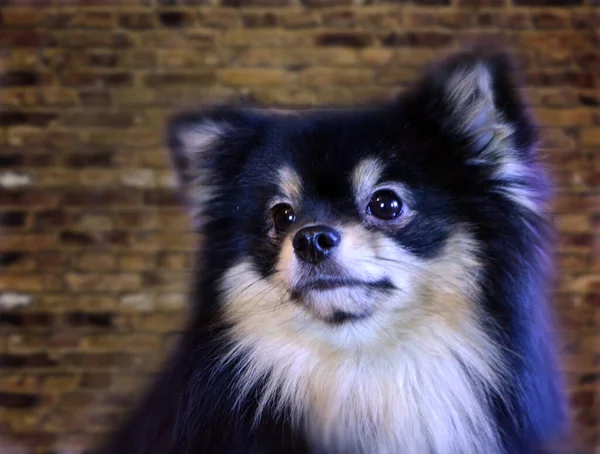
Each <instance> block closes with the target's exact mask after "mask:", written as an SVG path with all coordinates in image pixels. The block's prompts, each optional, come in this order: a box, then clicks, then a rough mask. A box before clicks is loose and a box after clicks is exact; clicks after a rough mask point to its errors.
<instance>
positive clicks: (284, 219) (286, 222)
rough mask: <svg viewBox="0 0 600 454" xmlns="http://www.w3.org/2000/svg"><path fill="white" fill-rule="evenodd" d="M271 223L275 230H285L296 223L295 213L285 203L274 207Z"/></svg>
mask: <svg viewBox="0 0 600 454" xmlns="http://www.w3.org/2000/svg"><path fill="white" fill-rule="evenodd" d="M272 216H273V222H274V223H275V228H276V229H277V230H280V231H284V230H287V229H288V227H289V226H291V225H292V224H293V223H294V222H296V213H294V209H293V208H292V207H291V206H290V205H288V204H287V203H280V204H279V205H275V206H274V207H273V210H272Z"/></svg>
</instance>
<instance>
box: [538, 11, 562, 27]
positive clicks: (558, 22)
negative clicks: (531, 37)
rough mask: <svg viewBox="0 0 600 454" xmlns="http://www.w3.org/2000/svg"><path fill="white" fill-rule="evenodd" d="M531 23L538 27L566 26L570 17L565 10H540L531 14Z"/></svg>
mask: <svg viewBox="0 0 600 454" xmlns="http://www.w3.org/2000/svg"><path fill="white" fill-rule="evenodd" d="M532 19H533V24H534V25H535V27H536V28H539V29H560V28H568V27H569V25H570V17H569V13H568V12H567V11H554V12H549V11H542V12H539V13H534V14H533V15H532Z"/></svg>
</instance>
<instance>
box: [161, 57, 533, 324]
mask: <svg viewBox="0 0 600 454" xmlns="http://www.w3.org/2000/svg"><path fill="white" fill-rule="evenodd" d="M533 142H534V134H533V129H532V126H531V124H530V122H529V120H528V117H527V115H526V113H525V110H524V108H523V105H522V102H521V99H520V96H519V93H518V90H517V89H516V88H515V85H514V81H513V74H512V69H511V65H510V60H509V59H507V58H506V56H505V55H504V54H499V53H493V54H488V53H485V52H481V51H473V52H463V53H461V54H458V55H455V56H453V57H451V58H449V59H446V60H444V61H443V62H442V63H441V64H437V65H435V66H433V67H432V68H430V69H429V70H428V71H426V72H425V74H424V75H423V76H422V78H421V80H420V81H419V82H418V83H417V84H416V85H415V86H414V87H413V88H412V89H410V90H408V91H407V92H406V93H405V94H403V95H402V96H400V97H399V98H398V99H397V100H395V101H393V102H390V103H388V104H385V105H380V106H369V107H367V108H360V109H339V110H335V109H323V110H318V109H317V110H311V111H304V112H281V111H274V110H258V109H257V110H254V109H242V108H217V109H213V110H210V111H202V112H185V113H182V114H180V115H177V116H176V117H175V118H174V119H173V120H172V121H171V123H170V124H169V128H168V146H169V148H170V150H171V152H172V158H173V163H174V167H175V169H176V172H177V176H178V179H179V181H180V183H181V187H182V190H183V192H184V193H185V196H186V199H187V203H188V206H189V209H190V211H191V212H192V214H193V217H194V219H195V221H196V222H197V224H198V225H199V226H200V228H201V229H203V230H204V232H205V234H206V241H208V244H207V245H206V249H207V250H208V251H209V259H210V260H213V262H214V263H213V264H212V265H210V266H213V267H216V268H219V271H218V274H219V273H220V274H219V279H220V284H219V285H220V287H219V291H221V292H222V296H223V298H222V304H223V305H225V306H227V307H229V309H230V313H235V314H237V317H238V318H239V319H242V318H244V317H256V319H257V320H256V323H258V324H260V320H261V318H262V319H263V320H264V323H265V324H268V319H269V317H275V315H274V314H277V317H280V318H281V317H283V318H281V319H280V321H282V320H284V321H285V322H286V323H287V322H290V323H297V324H298V326H299V327H300V326H308V325H307V324H310V325H311V326H314V325H318V326H320V327H321V328H323V329H324V330H340V329H342V327H344V326H346V327H347V326H353V327H355V328H356V329H361V328H360V327H361V326H363V327H364V326H368V327H369V329H368V333H369V335H371V334H372V333H377V332H378V331H377V330H378V328H377V326H380V329H381V333H383V332H384V331H385V330H387V329H392V328H393V329H400V327H402V326H404V327H406V326H408V325H411V324H412V325H414V324H420V323H422V322H423V318H424V317H428V316H434V315H435V316H436V317H441V318H444V319H446V321H447V322H448V323H453V320H456V319H460V314H462V313H464V312H466V311H467V312H468V311H471V310H473V302H474V301H475V300H476V297H477V294H478V292H479V290H480V287H481V285H482V279H481V274H482V266H481V262H482V260H483V258H482V257H483V255H482V254H483V253H482V250H483V249H485V248H484V246H485V242H486V240H487V238H490V237H491V236H490V231H492V230H493V229H501V228H502V226H501V225H490V224H489V223H488V224H486V223H485V221H482V219H484V218H486V216H485V214H486V213H491V212H495V213H496V215H497V217H499V218H501V217H502V216H507V217H510V216H515V215H537V214H538V213H539V211H540V210H541V209H542V205H541V202H542V200H541V195H542V193H541V192H540V191H539V187H538V184H539V181H540V180H539V178H538V177H537V176H536V172H537V171H536V170H535V166H533V164H532V163H533V162H534V157H533V156H532V150H531V149H532V145H533ZM524 213H525V214H524ZM527 213H529V214H527ZM488 218H489V217H488ZM216 268H215V269H216ZM213 271H214V270H213ZM390 320H394V322H391V321H390ZM399 320H401V322H399ZM299 329H300V328H299ZM366 332H367V331H364V332H363V334H365V333H366Z"/></svg>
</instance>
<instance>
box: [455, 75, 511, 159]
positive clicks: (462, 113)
mask: <svg viewBox="0 0 600 454" xmlns="http://www.w3.org/2000/svg"><path fill="white" fill-rule="evenodd" d="M444 88H445V90H444V97H445V101H446V102H447V103H448V106H449V107H450V109H451V117H452V120H451V121H452V122H453V125H455V126H458V127H459V128H460V129H461V130H462V132H466V133H468V134H469V135H470V136H471V137H473V139H474V141H475V145H476V146H477V147H481V148H483V147H485V145H486V144H488V143H490V142H491V141H492V139H493V138H494V136H495V135H496V134H497V132H498V131H497V129H498V127H503V128H504V127H506V125H501V119H500V118H499V117H500V115H499V112H498V111H497V109H496V105H495V101H494V92H493V88H492V75H491V74H490V71H489V69H488V68H487V67H486V66H485V65H484V64H483V63H476V64H474V65H473V66H472V67H468V68H464V69H461V70H458V71H455V72H454V73H453V74H452V75H451V76H450V78H449V80H448V81H447V83H446V85H445V87H444Z"/></svg>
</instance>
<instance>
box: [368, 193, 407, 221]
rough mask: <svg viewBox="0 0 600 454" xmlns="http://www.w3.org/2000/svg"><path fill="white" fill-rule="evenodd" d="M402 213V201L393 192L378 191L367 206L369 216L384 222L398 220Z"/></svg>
mask: <svg viewBox="0 0 600 454" xmlns="http://www.w3.org/2000/svg"><path fill="white" fill-rule="evenodd" d="M401 213H402V201H401V200H400V198H398V196H397V195H396V194H394V193H393V192H392V191H387V190H381V191H377V192H376V193H375V194H373V197H371V201H370V202H369V204H368V205H367V214H369V215H371V216H375V217H376V218H378V219H382V220H384V221H391V220H393V219H396V218H397V217H398V216H400V214H401Z"/></svg>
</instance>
